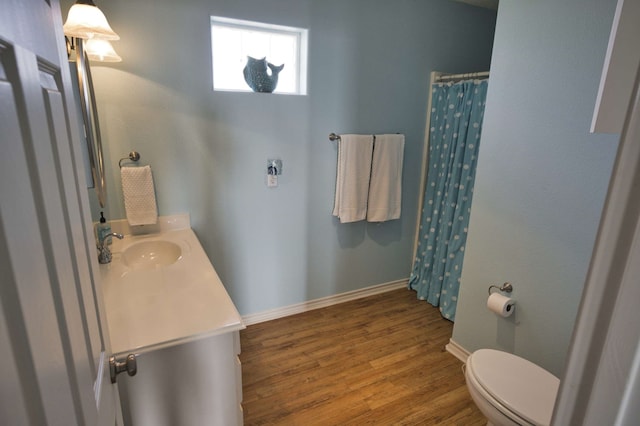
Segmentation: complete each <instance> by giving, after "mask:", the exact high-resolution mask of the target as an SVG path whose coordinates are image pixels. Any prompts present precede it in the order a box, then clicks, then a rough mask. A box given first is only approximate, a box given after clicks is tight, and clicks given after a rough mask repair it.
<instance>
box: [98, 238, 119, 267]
mask: <svg viewBox="0 0 640 426" xmlns="http://www.w3.org/2000/svg"><path fill="white" fill-rule="evenodd" d="M108 237H116V238H117V239H119V240H121V239H123V238H124V235H122V234H118V233H117V232H111V233H109V234H105V235H103V236H102V238H101V239H99V240H98V244H97V245H96V248H97V249H98V263H102V264H105V263H111V258H112V257H113V255H112V254H111V250H109V246H108V245H107V242H106V241H107V238H108Z"/></svg>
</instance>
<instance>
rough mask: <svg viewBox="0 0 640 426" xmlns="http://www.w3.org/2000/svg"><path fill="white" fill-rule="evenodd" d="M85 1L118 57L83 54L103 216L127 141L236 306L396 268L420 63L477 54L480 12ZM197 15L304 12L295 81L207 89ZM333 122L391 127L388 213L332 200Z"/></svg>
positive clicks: (405, 261)
mask: <svg viewBox="0 0 640 426" xmlns="http://www.w3.org/2000/svg"><path fill="white" fill-rule="evenodd" d="M71 4H72V2H71V1H63V4H62V9H63V14H66V12H67V10H68V9H69V7H70V5H71ZM98 6H99V7H100V8H101V9H102V10H103V11H104V12H105V14H106V15H107V17H108V19H109V21H110V23H111V25H112V26H113V28H114V29H115V30H116V31H117V32H118V33H119V34H120V36H121V38H122V39H121V41H119V42H116V43H114V45H115V47H116V49H117V50H118V52H119V54H120V55H121V56H122V57H123V60H124V61H123V62H122V63H119V64H115V65H107V66H101V65H97V64H96V65H95V66H94V67H93V75H94V84H95V87H96V96H97V99H98V108H99V113H100V123H101V126H102V130H103V138H104V140H105V142H106V145H107V146H106V149H105V150H106V161H107V166H108V169H109V170H108V172H107V173H108V176H107V183H108V185H109V198H108V206H107V209H106V210H107V211H106V213H107V215H108V217H109V218H111V219H117V218H122V217H124V209H123V204H122V195H121V190H120V183H119V182H120V181H119V174H118V167H117V163H118V159H119V158H121V157H124V156H126V155H127V153H128V152H129V151H130V150H132V149H135V150H137V151H139V152H140V153H141V155H142V162H143V163H145V164H151V165H152V167H153V170H154V177H155V182H156V187H157V193H158V204H159V211H160V214H162V215H168V214H173V213H180V212H189V213H190V214H191V219H192V227H193V228H194V230H195V232H196V233H197V235H198V237H199V238H200V241H201V242H202V244H203V246H204V248H205V250H206V251H207V253H208V255H209V257H210V259H211V261H212V263H213V265H214V266H215V268H216V269H217V271H218V273H219V274H220V276H221V278H222V281H223V282H224V283H225V286H226V287H227V290H228V291H229V293H230V295H231V297H232V299H233V300H234V302H235V303H236V305H237V307H238V309H239V311H240V312H241V313H242V314H250V313H257V312H262V311H265V310H269V309H272V308H277V307H283V306H288V305H292V304H295V303H299V302H303V301H307V300H312V299H316V298H320V297H324V296H329V295H333V294H337V293H342V292H345V291H350V290H355V289H360V288H365V287H368V286H372V285H376V284H381V283H386V282H390V281H394V280H399V279H406V278H407V277H408V275H409V272H410V268H411V261H412V259H411V255H412V248H413V239H414V231H415V221H416V213H417V199H418V189H419V176H420V158H421V149H422V143H423V136H424V126H425V114H426V104H427V86H428V79H429V73H430V72H431V71H433V70H438V71H448V72H469V71H479V70H486V69H488V67H489V63H490V55H491V46H492V41H493V29H494V25H495V12H493V11H489V10H485V9H480V8H475V7H471V6H468V5H464V4H459V3H454V2H450V1H445V0H424V1H415V0H394V1H390V0H384V1H383V0H376V1H372V0H244V1H236V0H188V1H180V2H178V1H174V0H159V1H152V0H138V1H135V2H132V1H128V0H111V1H108V2H107V1H98ZM210 15H217V16H227V17H232V18H238V19H248V20H255V21H261V22H269V23H274V24H279V25H289V26H295V27H304V28H309V30H310V32H309V80H308V82H309V88H308V93H309V95H308V96H287V95H265V94H254V93H228V92H213V91H212V88H211V63H210V61H211V58H210V50H211V47H210V33H209V16H210ZM334 131H335V132H342V133H395V132H402V133H405V134H406V141H407V143H406V152H405V169H404V176H403V185H404V194H403V196H404V197H403V205H402V209H403V213H402V218H401V220H398V221H392V222H389V223H384V224H381V225H374V224H365V223H355V224H346V225H341V224H339V223H337V221H336V219H335V218H333V217H332V216H331V210H332V205H333V191H334V180H335V163H336V145H335V143H333V142H330V141H329V140H328V138H327V136H328V134H329V133H330V132H334ZM272 157H277V158H281V159H282V160H283V163H284V165H283V169H284V174H283V175H282V176H281V177H280V179H279V185H280V186H279V187H278V188H276V189H270V188H267V187H266V185H265V169H266V160H267V158H272ZM96 214H97V212H96ZM96 218H97V216H96Z"/></svg>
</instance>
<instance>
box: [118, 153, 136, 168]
mask: <svg viewBox="0 0 640 426" xmlns="http://www.w3.org/2000/svg"><path fill="white" fill-rule="evenodd" d="M125 160H131V161H133V162H137V161H138V160H140V153H139V152H138V151H131V152H130V153H129V156H128V157H122V158H121V159H120V161H118V166H119V167H120V168H122V162H123V161H125Z"/></svg>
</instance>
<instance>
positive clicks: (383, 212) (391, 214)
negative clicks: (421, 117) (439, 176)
mask: <svg viewBox="0 0 640 426" xmlns="http://www.w3.org/2000/svg"><path fill="white" fill-rule="evenodd" d="M403 157H404V135H376V136H375V142H374V145H373V160H372V165H371V183H370V184H369V203H368V208H367V221H369V222H384V221H387V220H393V219H399V218H400V205H401V203H402V161H403Z"/></svg>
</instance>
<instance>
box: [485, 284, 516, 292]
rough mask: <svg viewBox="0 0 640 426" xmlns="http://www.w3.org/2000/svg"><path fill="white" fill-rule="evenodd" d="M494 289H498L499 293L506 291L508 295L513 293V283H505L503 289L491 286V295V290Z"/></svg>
mask: <svg viewBox="0 0 640 426" xmlns="http://www.w3.org/2000/svg"><path fill="white" fill-rule="evenodd" d="M492 288H495V289H498V290H499V291H504V292H506V293H511V292H512V291H513V286H512V285H511V283H504V284H502V287H500V286H497V285H490V286H489V294H491V289H492Z"/></svg>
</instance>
